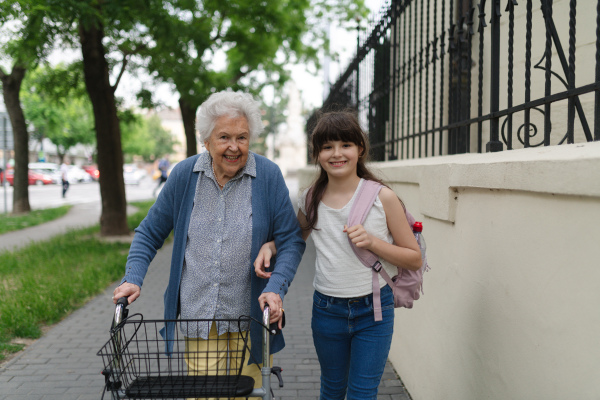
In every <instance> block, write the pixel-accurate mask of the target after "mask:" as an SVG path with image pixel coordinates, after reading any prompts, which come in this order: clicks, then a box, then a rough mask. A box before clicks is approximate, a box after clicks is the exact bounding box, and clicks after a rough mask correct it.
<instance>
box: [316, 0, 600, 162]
mask: <svg viewBox="0 0 600 400" xmlns="http://www.w3.org/2000/svg"><path fill="white" fill-rule="evenodd" d="M577 22H579V24H578V23H577ZM578 27H581V28H580V29H577V28H578ZM358 43H359V46H358V49H357V54H356V56H355V58H354V59H353V60H352V61H351V63H350V65H349V66H348V69H347V70H346V71H345V72H344V73H343V74H342V75H341V76H340V77H339V79H338V81H337V82H336V83H335V84H333V85H332V87H331V90H330V93H329V97H328V98H327V100H326V101H325V102H324V104H323V107H322V111H328V110H335V109H348V108H352V109H355V110H356V111H357V112H358V115H359V119H360V121H361V124H363V127H364V128H365V129H366V130H367V131H368V132H369V140H370V143H371V147H372V159H373V160H376V161H385V160H396V159H408V158H419V157H430V156H437V155H444V154H457V153H467V152H483V151H502V150H506V149H508V150H510V149H515V148H523V147H536V146H542V145H543V146H549V145H557V144H562V143H575V142H586V141H587V142H590V141H594V140H596V141H598V140H600V0H597V1H596V2H594V1H593V0H585V1H580V4H577V1H576V0H561V1H553V0H536V1H534V0H520V2H519V3H517V1H516V0H502V1H501V0H488V1H486V0H480V2H479V3H477V4H475V2H473V1H472V0H391V1H390V0H388V1H386V2H385V3H384V6H383V7H382V9H381V12H380V13H379V15H378V16H377V19H376V20H374V21H372V22H371V23H370V24H369V28H368V29H367V30H366V31H365V32H364V33H363V34H361V36H360V37H359V42H358ZM576 67H577V71H578V74H577V75H576V74H575V71H576ZM315 119H316V114H315V115H313V116H312V117H311V118H310V119H309V122H308V124H307V132H308V133H309V134H310V131H311V127H312V124H314V121H315ZM591 120H593V122H591ZM309 154H310V152H309Z"/></svg>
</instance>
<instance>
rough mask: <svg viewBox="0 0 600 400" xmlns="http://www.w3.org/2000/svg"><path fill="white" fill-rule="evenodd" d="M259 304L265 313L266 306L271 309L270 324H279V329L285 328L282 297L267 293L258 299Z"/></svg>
mask: <svg viewBox="0 0 600 400" xmlns="http://www.w3.org/2000/svg"><path fill="white" fill-rule="evenodd" d="M258 302H259V304H260V309H261V310H263V311H264V309H265V305H268V306H269V308H270V309H271V319H270V321H269V322H270V323H273V322H279V323H278V324H277V325H278V326H279V329H282V328H283V318H282V317H283V301H282V300H281V296H279V295H278V294H277V293H273V292H266V293H263V294H261V295H260V297H259V298H258Z"/></svg>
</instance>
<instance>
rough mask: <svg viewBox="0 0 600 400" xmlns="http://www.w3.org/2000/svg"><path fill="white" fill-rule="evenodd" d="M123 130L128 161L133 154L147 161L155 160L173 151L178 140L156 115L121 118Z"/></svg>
mask: <svg viewBox="0 0 600 400" xmlns="http://www.w3.org/2000/svg"><path fill="white" fill-rule="evenodd" d="M121 131H122V132H123V154H124V156H125V161H126V162H132V160H133V156H140V157H142V158H143V159H144V161H146V162H151V161H154V160H156V159H158V158H160V157H161V156H163V155H165V154H171V153H173V146H174V145H175V144H176V141H175V140H174V139H173V137H172V135H171V133H170V132H169V131H167V130H166V129H165V128H163V127H162V125H161V121H160V118H159V117H158V116H157V115H156V114H153V115H150V116H148V117H143V116H140V115H135V118H133V119H129V120H126V121H124V119H121Z"/></svg>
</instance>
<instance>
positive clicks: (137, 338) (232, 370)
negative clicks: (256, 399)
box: [98, 314, 254, 399]
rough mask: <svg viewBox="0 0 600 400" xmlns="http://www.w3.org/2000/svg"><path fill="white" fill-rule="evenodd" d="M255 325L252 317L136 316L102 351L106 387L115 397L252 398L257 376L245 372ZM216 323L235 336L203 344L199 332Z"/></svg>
mask: <svg viewBox="0 0 600 400" xmlns="http://www.w3.org/2000/svg"><path fill="white" fill-rule="evenodd" d="M169 324H175V329H174V331H175V333H174V337H172V338H166V339H165V338H163V337H162V336H161V334H160V329H161V328H163V327H164V326H166V325H169ZM213 324H214V327H213ZM250 325H251V318H250V317H240V318H239V319H210V320H172V321H169V320H166V321H165V320H148V321H144V320H143V318H142V316H141V315H139V314H137V315H133V316H132V317H130V318H127V319H125V320H123V321H122V322H121V323H119V324H118V325H117V326H116V327H114V328H113V329H111V333H110V340H109V341H108V342H106V344H105V345H104V346H103V347H102V348H101V349H100V351H98V355H99V356H101V357H102V360H103V362H104V370H103V372H102V373H103V375H104V378H105V381H106V382H105V383H106V388H107V390H108V391H110V392H111V394H112V398H113V399H179V398H182V399H185V398H234V397H247V395H249V394H250V393H251V392H252V390H253V387H254V379H253V378H251V377H249V376H244V375H242V374H241V372H242V368H243V366H244V363H245V362H247V361H246V358H247V357H249V356H248V354H249V347H248V337H249V334H250ZM211 327H213V329H215V328H216V330H217V332H234V333H235V334H230V333H228V334H222V335H220V336H219V335H216V334H215V335H211V336H209V338H208V339H206V340H202V341H200V343H201V345H200V346H197V345H196V343H198V342H199V341H198V340H196V339H194V338H195V337H198V332H199V331H204V332H210V330H211ZM190 337H191V339H190ZM167 342H169V344H172V350H171V351H170V352H169V353H167V346H166V345H167Z"/></svg>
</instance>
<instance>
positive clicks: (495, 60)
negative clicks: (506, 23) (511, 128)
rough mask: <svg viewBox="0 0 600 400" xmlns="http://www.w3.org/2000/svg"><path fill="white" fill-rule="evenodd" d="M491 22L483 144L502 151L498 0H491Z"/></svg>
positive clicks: (493, 149)
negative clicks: (487, 127) (487, 113)
mask: <svg viewBox="0 0 600 400" xmlns="http://www.w3.org/2000/svg"><path fill="white" fill-rule="evenodd" d="M491 6H492V12H491V14H492V24H491V29H490V33H491V35H492V40H491V59H490V72H491V80H490V114H492V118H491V119H490V141H489V142H488V143H487V144H486V145H485V149H486V151H488V152H496V151H502V150H503V145H502V142H501V141H500V129H499V128H500V118H499V117H498V116H496V115H494V114H496V113H497V112H498V111H499V110H500V16H501V13H500V0H493V1H492V3H491Z"/></svg>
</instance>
